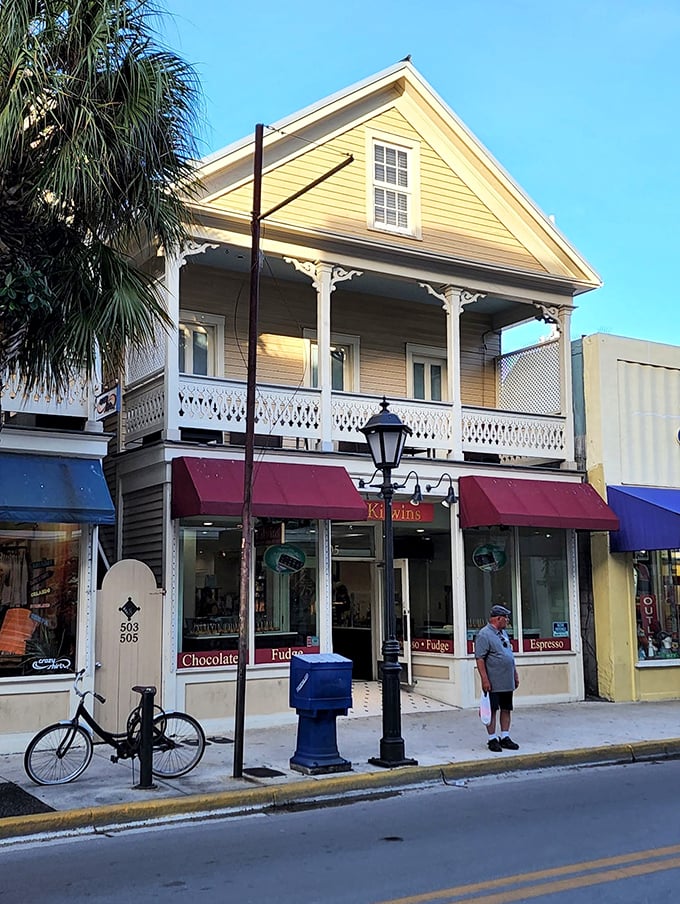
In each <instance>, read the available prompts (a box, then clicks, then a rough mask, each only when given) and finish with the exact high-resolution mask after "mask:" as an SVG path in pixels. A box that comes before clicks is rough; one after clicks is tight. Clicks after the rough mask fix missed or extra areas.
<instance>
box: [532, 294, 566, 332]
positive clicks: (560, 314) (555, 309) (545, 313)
mask: <svg viewBox="0 0 680 904" xmlns="http://www.w3.org/2000/svg"><path fill="white" fill-rule="evenodd" d="M532 304H533V306H534V307H535V308H536V310H537V311H540V312H541V316H540V318H539V319H540V320H544V321H545V322H546V323H549V324H552V325H553V326H554V327H555V329H556V330H557V332H558V333H562V332H563V327H564V323H565V314H570V309H569V308H562V307H560V306H559V305H556V304H543V303H542V302H540V301H532ZM566 322H567V323H568V317H567V320H566Z"/></svg>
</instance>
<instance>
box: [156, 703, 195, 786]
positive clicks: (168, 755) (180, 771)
mask: <svg viewBox="0 0 680 904" xmlns="http://www.w3.org/2000/svg"><path fill="white" fill-rule="evenodd" d="M204 750H205V735H204V734H203V729H202V728H201V726H200V725H199V724H198V722H197V721H196V719H194V717H193V716H189V715H187V713H174V712H173V713H163V714H162V715H160V716H156V718H155V719H154V720H153V765H152V767H151V769H152V772H153V774H154V775H157V776H158V777H159V778H177V777H178V776H180V775H186V773H187V772H190V771H191V770H192V769H193V768H194V766H196V765H198V763H199V762H200V760H201V757H202V756H203V751H204Z"/></svg>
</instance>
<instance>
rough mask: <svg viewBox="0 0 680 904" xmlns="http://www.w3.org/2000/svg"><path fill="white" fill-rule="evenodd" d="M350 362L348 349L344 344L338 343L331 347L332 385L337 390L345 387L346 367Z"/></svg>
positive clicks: (339, 390)
mask: <svg viewBox="0 0 680 904" xmlns="http://www.w3.org/2000/svg"><path fill="white" fill-rule="evenodd" d="M348 363H349V353H348V349H347V348H346V347H345V346H344V345H336V346H334V347H333V348H332V349H331V386H332V388H333V389H334V390H335V391H336V392H342V391H343V390H344V388H345V368H346V367H347V365H348Z"/></svg>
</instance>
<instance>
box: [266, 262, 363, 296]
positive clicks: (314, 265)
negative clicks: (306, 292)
mask: <svg viewBox="0 0 680 904" xmlns="http://www.w3.org/2000/svg"><path fill="white" fill-rule="evenodd" d="M284 261H285V262H286V263H287V264H292V266H293V267H295V269H296V270H297V271H298V272H299V273H304V275H305V276H308V277H309V278H310V279H311V281H312V286H313V288H315V289H317V290H318V289H319V288H320V287H321V283H322V280H323V278H324V277H326V278H327V279H328V290H329V291H330V292H334V291H335V286H336V284H337V283H339V282H344V281H345V280H347V279H352V277H353V276H361V275H362V272H363V271H361V270H346V269H345V268H344V267H338V266H337V265H336V264H331V263H328V262H327V261H299V260H297V259H296V258H294V257H284Z"/></svg>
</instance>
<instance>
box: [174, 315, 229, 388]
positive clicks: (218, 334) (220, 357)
mask: <svg viewBox="0 0 680 904" xmlns="http://www.w3.org/2000/svg"><path fill="white" fill-rule="evenodd" d="M179 323H180V324H182V323H186V324H195V325H196V326H205V327H208V326H209V327H212V328H213V331H214V335H215V348H214V349H213V350H212V370H213V372H212V374H210V376H212V377H217V378H222V377H224V317H223V316H222V315H220V314H206V313H204V312H203V311H188V310H185V309H182V310H180V312H179ZM178 329H179V325H178ZM189 376H191V374H189Z"/></svg>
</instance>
